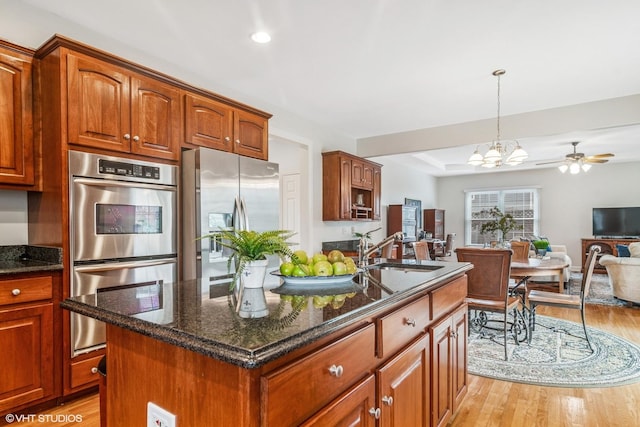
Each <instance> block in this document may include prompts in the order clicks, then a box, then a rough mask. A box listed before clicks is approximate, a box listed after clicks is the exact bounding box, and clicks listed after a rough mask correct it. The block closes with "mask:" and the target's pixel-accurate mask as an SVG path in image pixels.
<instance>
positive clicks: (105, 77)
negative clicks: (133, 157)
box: [67, 53, 131, 152]
mask: <svg viewBox="0 0 640 427" xmlns="http://www.w3.org/2000/svg"><path fill="white" fill-rule="evenodd" d="M129 86H130V79H129V74H128V73H127V71H126V70H124V69H122V68H119V67H116V66H114V65H111V64H108V63H106V62H103V61H100V60H97V59H94V58H91V57H88V56H84V55H80V54H75V53H73V54H72V53H69V54H68V55H67V91H68V92H67V115H68V116H67V126H68V134H67V138H68V142H69V143H70V144H77V145H83V146H87V147H94V148H103V149H106V150H113V151H120V152H129V151H130V149H131V139H130V138H129V137H127V135H130V128H131V126H130V114H129Z"/></svg>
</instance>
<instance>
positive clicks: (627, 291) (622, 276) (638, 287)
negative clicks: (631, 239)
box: [598, 242, 640, 304]
mask: <svg viewBox="0 0 640 427" xmlns="http://www.w3.org/2000/svg"><path fill="white" fill-rule="evenodd" d="M629 254H630V256H628V257H621V256H613V255H603V256H602V257H600V260H599V261H598V262H599V263H600V265H602V266H604V267H605V268H606V269H607V274H608V275H609V283H610V284H611V288H613V296H614V297H616V298H618V299H621V300H624V301H627V302H630V303H636V304H640V242H636V243H631V244H630V245H629Z"/></svg>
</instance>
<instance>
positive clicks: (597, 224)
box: [593, 207, 640, 238]
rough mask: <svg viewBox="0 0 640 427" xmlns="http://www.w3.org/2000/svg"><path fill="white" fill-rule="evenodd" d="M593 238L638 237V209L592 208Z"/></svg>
mask: <svg viewBox="0 0 640 427" xmlns="http://www.w3.org/2000/svg"><path fill="white" fill-rule="evenodd" d="M593 235H594V237H612V238H621V237H629V238H638V237H640V207H635V208H593Z"/></svg>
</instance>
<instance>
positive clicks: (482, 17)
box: [0, 0, 640, 175]
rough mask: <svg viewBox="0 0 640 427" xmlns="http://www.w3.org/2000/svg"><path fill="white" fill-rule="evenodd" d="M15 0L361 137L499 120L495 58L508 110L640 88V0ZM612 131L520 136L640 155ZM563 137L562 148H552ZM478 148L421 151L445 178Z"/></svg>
mask: <svg viewBox="0 0 640 427" xmlns="http://www.w3.org/2000/svg"><path fill="white" fill-rule="evenodd" d="M12 7H23V8H24V7H36V8H38V9H41V10H45V11H48V12H50V13H52V14H54V15H56V16H55V17H51V19H43V20H42V22H41V25H40V26H41V27H42V28H43V31H49V30H48V27H51V28H55V32H57V33H61V34H63V35H67V36H70V37H72V38H76V37H75V35H76V34H75V33H77V32H78V31H77V30H75V31H74V30H72V28H76V27H77V26H78V25H79V26H81V28H85V29H86V31H87V32H88V33H89V34H92V33H95V34H97V35H99V36H101V37H104V38H106V39H107V40H115V41H116V42H117V43H121V44H125V45H130V46H135V47H136V48H137V49H139V50H140V51H142V52H144V53H145V54H146V55H149V56H151V57H157V58H160V59H162V60H163V61H166V62H169V63H175V64H177V65H178V66H179V67H182V68H184V67H187V68H189V69H190V70H195V72H196V73H198V74H201V75H202V76H203V81H207V80H209V81H211V82H217V84H218V85H223V86H224V87H228V88H230V89H232V90H234V91H236V92H237V93H244V94H247V95H248V96H250V97H251V99H257V100H263V101H264V103H265V105H276V106H278V107H281V108H283V109H285V110H287V111H290V112H293V113H296V114H297V115H300V116H302V117H306V118H309V119H311V120H313V121H315V122H317V123H319V124H322V125H325V126H327V127H329V128H331V129H334V130H336V131H338V132H340V133H343V134H345V135H347V136H351V137H353V138H366V137H371V136H376V135H385V134H393V133H397V132H403V131H408V130H414V129H423V128H430V127H436V126H443V125H447V124H454V123H462V122H468V121H474V120H480V119H488V118H491V117H495V115H496V80H495V79H496V78H495V77H494V76H492V75H491V72H492V71H493V70H495V69H497V68H504V69H506V70H507V74H506V75H505V76H503V77H502V94H501V100H502V104H501V113H502V115H503V116H504V115H510V114H518V113H524V112H529V111H535V110H543V109H549V108H554V107H559V106H566V105H573V104H580V103H585V102H590V101H596V100H602V99H608V98H616V97H622V96H627V95H633V94H639V93H640V54H639V53H638V52H639V51H638V46H640V25H639V24H638V18H640V1H637V0H608V1H606V2H605V1H601V0H563V1H557V0H538V1H513V0H486V1H473V0H466V1H462V0H346V1H345V0H322V1H310V0H233V1H229V0H226V1H222V0H182V1H175V0H135V1H131V0H110V1H108V2H106V1H99V0H56V1H50V0H21V1H18V0H13V1H12V2H7V1H4V2H2V3H1V5H0V8H2V9H4V11H3V13H4V12H8V11H10V10H9V9H10V8H12ZM34 15H35V14H34ZM66 24H68V25H66ZM67 27H68V28H69V31H70V32H71V34H69V33H68V32H67V31H66V30H67ZM256 30H264V31H268V32H269V33H271V36H272V41H271V43H269V44H266V45H258V44H255V43H253V42H252V41H251V40H250V38H249V36H250V34H251V33H253V32H254V31H256ZM0 31H1V30H0ZM25 31H26V30H25ZM50 35H51V32H49V34H47V35H46V37H44V38H41V39H40V40H39V41H38V42H37V43H36V44H35V46H33V47H37V46H38V45H39V43H41V42H43V41H44V40H45V38H47V37H49V36H50ZM0 36H2V34H1V33H0ZM80 41H84V42H87V43H90V40H83V39H80ZM210 89H212V90H214V91H217V90H216V87H215V86H212V87H210ZM219 93H221V94H223V95H225V93H224V92H219ZM257 106H258V107H259V108H260V107H261V106H260V105H257ZM613 131H614V133H613V135H614V136H615V139H612V133H611V132H609V131H606V132H603V131H596V132H591V133H588V134H584V133H582V132H576V133H575V134H568V135H558V136H556V137H554V138H552V139H551V140H547V139H545V140H544V141H543V140H539V141H527V140H522V141H520V142H521V143H522V144H523V146H524V147H525V149H526V150H527V151H528V152H529V154H530V155H531V159H532V163H533V162H535V161H536V160H537V159H541V160H547V161H548V160H550V159H555V158H558V157H559V158H562V157H563V156H564V154H566V153H568V152H570V151H571V145H570V142H571V141H572V140H581V141H584V144H583V146H582V147H580V148H583V150H582V151H584V152H585V154H586V155H591V154H596V153H600V152H614V153H615V154H616V157H615V158H614V159H613V160H612V161H614V160H617V159H622V158H624V159H626V160H629V159H630V157H629V156H635V159H640V148H636V147H638V141H639V138H638V136H639V135H640V132H638V127H635V126H630V127H627V128H625V129H614V130H613ZM598 141H600V142H598ZM613 141H615V143H613ZM554 144H555V150H554V151H553V153H551V152H544V151H543V150H546V148H545V147H554ZM538 150H540V153H538ZM471 151H473V147H471V148H469V147H464V148H463V149H462V150H461V151H458V152H456V151H455V150H453V149H447V150H432V151H428V152H426V153H425V154H424V156H426V157H427V158H428V159H429V162H430V163H432V165H431V166H426V167H431V168H432V169H433V171H435V172H433V171H432V172H433V173H434V174H437V175H447V174H451V173H459V170H460V169H461V168H462V166H455V165H461V164H463V163H464V160H466V158H468V156H469V155H470V154H471ZM579 151H580V150H579ZM405 156H406V155H405ZM404 159H405V160H406V161H409V160H410V161H414V160H415V159H414V158H413V156H412V157H411V158H410V159H407V158H404ZM416 164H420V165H421V166H425V165H427V163H425V162H424V161H419V162H418V163H416ZM434 165H435V166H434ZM447 165H449V166H447ZM456 170H458V172H452V171H456ZM463 173H468V172H463Z"/></svg>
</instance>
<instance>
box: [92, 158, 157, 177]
mask: <svg viewBox="0 0 640 427" xmlns="http://www.w3.org/2000/svg"><path fill="white" fill-rule="evenodd" d="M98 173H101V174H109V175H120V176H129V177H135V178H146V179H160V168H159V167H157V166H147V165H140V164H136V163H127V162H120V161H114V160H107V159H100V160H99V161H98Z"/></svg>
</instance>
